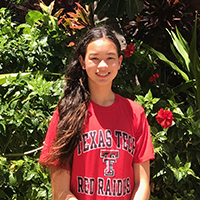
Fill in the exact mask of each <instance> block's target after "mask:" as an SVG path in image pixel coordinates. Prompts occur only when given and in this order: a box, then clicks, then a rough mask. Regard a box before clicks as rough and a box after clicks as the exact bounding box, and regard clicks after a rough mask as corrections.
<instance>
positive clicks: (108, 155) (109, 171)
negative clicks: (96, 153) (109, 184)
mask: <svg viewBox="0 0 200 200" xmlns="http://www.w3.org/2000/svg"><path fill="white" fill-rule="evenodd" d="M100 158H103V163H106V168H105V169H104V176H107V177H114V176H115V170H114V169H113V163H116V162H117V158H119V150H111V149H102V150H100Z"/></svg>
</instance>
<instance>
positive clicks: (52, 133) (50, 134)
mask: <svg viewBox="0 0 200 200" xmlns="http://www.w3.org/2000/svg"><path fill="white" fill-rule="evenodd" d="M58 120H59V112H58V109H56V111H55V112H54V114H53V116H52V119H51V122H50V124H49V127H48V130H47V134H46V137H45V141H44V146H43V148H42V152H41V154H40V158H39V162H40V163H41V164H43V165H47V166H48V162H47V156H48V153H49V151H50V149H51V146H52V142H53V141H54V138H55V137H56V129H57V124H58Z"/></svg>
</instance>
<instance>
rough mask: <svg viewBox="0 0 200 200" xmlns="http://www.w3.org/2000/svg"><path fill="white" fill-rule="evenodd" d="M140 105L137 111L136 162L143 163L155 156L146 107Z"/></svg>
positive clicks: (134, 160) (134, 159)
mask: <svg viewBox="0 0 200 200" xmlns="http://www.w3.org/2000/svg"><path fill="white" fill-rule="evenodd" d="M138 106H139V111H138V113H137V115H136V116H137V117H136V118H137V124H136V127H135V128H136V135H135V154H134V158H133V162H134V163H141V162H145V161H147V160H151V159H154V158H155V155H154V149H153V144H152V140H151V132H150V128H149V123H148V121H147V118H146V116H145V112H144V109H143V108H142V107H141V106H140V105H138Z"/></svg>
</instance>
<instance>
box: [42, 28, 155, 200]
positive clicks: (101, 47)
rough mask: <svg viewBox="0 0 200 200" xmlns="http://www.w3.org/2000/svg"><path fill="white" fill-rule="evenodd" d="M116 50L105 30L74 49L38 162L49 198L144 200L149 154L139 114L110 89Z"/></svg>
mask: <svg viewBox="0 0 200 200" xmlns="http://www.w3.org/2000/svg"><path fill="white" fill-rule="evenodd" d="M120 50H121V48H120V44H119V41H118V40H117V38H116V37H115V35H114V34H113V32H112V31H111V30H110V29H109V28H106V27H98V28H93V29H91V30H89V31H88V32H87V33H86V35H85V37H84V38H83V39H82V40H81V42H80V43H79V45H78V46H77V48H76V51H75V54H74V59H73V62H72V63H71V65H70V66H69V67H68V69H67V74H66V76H67V82H66V86H65V88H64V96H63V97H62V98H61V100H60V101H59V103H58V109H57V110H56V111H55V113H54V115H53V118H52V120H51V123H50V125H49V129H48V132H47V135H46V138H45V144H44V148H43V150H42V153H41V156H40V161H39V162H40V163H42V164H45V165H47V166H49V168H50V176H51V182H52V193H53V199H54V200H66V199H70V200H75V199H79V200H95V199H98V200H101V199H104V200H106V199H125V200H130V199H132V200H133V199H134V200H136V199H137V200H147V199H149V194H150V190H149V176H150V172H149V171H150V166H149V160H150V159H153V158H154V152H153V145H152V142H151V136H150V131H149V126H148V122H147V119H146V117H145V113H144V110H143V108H142V107H141V106H140V105H139V104H137V103H136V102H134V101H132V100H129V99H125V98H123V97H121V96H120V95H118V94H115V93H114V92H113V91H112V81H113V79H114V78H115V77H116V75H117V73H118V70H119V69H120V66H121V63H122V55H121V54H120Z"/></svg>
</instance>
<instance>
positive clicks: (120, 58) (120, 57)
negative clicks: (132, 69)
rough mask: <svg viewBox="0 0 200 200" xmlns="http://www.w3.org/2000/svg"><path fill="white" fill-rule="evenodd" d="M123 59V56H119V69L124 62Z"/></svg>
mask: <svg viewBox="0 0 200 200" xmlns="http://www.w3.org/2000/svg"><path fill="white" fill-rule="evenodd" d="M122 60H123V56H122V55H121V56H119V69H120V68H121V64H122Z"/></svg>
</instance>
